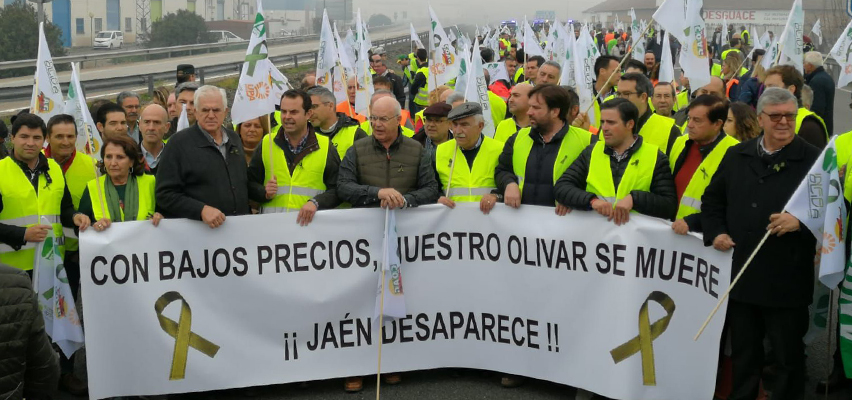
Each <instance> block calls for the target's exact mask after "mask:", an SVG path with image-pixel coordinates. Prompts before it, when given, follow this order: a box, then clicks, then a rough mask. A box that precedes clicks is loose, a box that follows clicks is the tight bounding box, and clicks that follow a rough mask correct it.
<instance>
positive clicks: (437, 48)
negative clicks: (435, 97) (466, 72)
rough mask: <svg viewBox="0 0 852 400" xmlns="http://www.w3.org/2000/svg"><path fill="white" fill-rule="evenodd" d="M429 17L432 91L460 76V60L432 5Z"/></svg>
mask: <svg viewBox="0 0 852 400" xmlns="http://www.w3.org/2000/svg"><path fill="white" fill-rule="evenodd" d="M429 17H430V18H431V19H432V22H431V36H430V39H429V45H430V53H431V54H430V57H429V92H430V93H431V92H432V91H433V90H435V89H437V88H438V86H441V85H444V84H446V83H447V82H449V81H451V80H453V79H455V78H456V77H457V76H458V74H459V64H460V62H459V59H458V57H457V56H456V50H455V49H454V48H453V46H452V44H450V39H449V38H448V37H447V33H446V32H445V31H444V27H443V26H442V25H441V22H440V21H438V16H437V15H436V14H435V10H433V9H432V7H431V6H430V7H429Z"/></svg>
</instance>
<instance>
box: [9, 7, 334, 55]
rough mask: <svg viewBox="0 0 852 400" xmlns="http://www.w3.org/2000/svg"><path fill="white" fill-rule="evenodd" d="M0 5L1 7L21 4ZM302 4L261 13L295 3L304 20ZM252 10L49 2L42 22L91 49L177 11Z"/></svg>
mask: <svg viewBox="0 0 852 400" xmlns="http://www.w3.org/2000/svg"><path fill="white" fill-rule="evenodd" d="M0 1H2V3H0V4H2V5H3V6H5V5H7V4H11V3H13V2H15V1H23V0H0ZM305 2H310V8H311V9H313V0H287V1H276V0H264V2H263V4H264V9H267V7H269V8H268V9H270V10H280V9H283V6H284V5H288V6H289V5H290V4H295V3H299V4H298V8H297V9H298V10H301V12H302V14H303V15H302V20H304V19H305V17H304V13H305V10H306V7H305V4H304V3H305ZM29 4H33V3H32V2H31V1H29ZM350 4H351V3H350ZM33 5H34V4H33ZM291 7H292V6H291ZM256 8H257V3H256V0H52V1H51V2H49V3H45V4H44V12H45V18H47V19H48V20H50V21H51V22H53V24H55V25H57V26H59V28H60V29H61V30H62V40H63V43H64V45H65V46H66V47H71V46H74V47H78V46H91V45H92V41H93V38H94V36H95V35H97V34H98V32H101V31H121V32H123V34H124V42H125V43H134V42H136V41H137V39H140V38H142V37H144V34H145V33H146V32H148V31H149V29H150V28H151V23H152V22H154V21H157V20H159V19H160V18H162V17H163V16H164V15H166V14H169V13H174V12H177V11H178V10H189V11H192V12H194V13H196V14H198V15H200V16H202V17H203V18H204V20H205V21H224V20H254V15H255V13H256V12H257V9H256ZM276 12H277V11H276ZM309 18H310V17H309ZM140 34H141V35H140Z"/></svg>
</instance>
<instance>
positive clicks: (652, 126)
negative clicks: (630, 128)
mask: <svg viewBox="0 0 852 400" xmlns="http://www.w3.org/2000/svg"><path fill="white" fill-rule="evenodd" d="M674 124H675V120H674V119H672V118H669V117H664V116H662V115H659V114H651V117H650V118H648V120H647V121H645V125H642V129H640V130H639V135H640V136H642V141H643V142H645V143H648V144H652V145H654V146H656V147H657V148H659V149H660V151H662V152H663V153H665V152H666V149H667V148H668V147H669V136H670V135H671V132H672V127H673V126H674Z"/></svg>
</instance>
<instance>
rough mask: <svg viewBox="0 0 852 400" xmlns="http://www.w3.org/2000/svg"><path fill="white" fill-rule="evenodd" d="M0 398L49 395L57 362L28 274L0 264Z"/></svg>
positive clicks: (53, 388) (55, 378) (13, 399)
mask: <svg viewBox="0 0 852 400" xmlns="http://www.w3.org/2000/svg"><path fill="white" fill-rule="evenodd" d="M0 349H3V353H2V359H3V362H2V363H0V399H4V400H20V399H23V398H24V397H26V398H28V399H30V398H32V399H41V398H50V395H51V393H53V392H55V391H56V387H57V383H58V382H59V361H58V360H57V359H56V353H54V352H53V348H52V347H51V346H50V338H48V337H47V333H46V332H45V331H44V318H42V316H41V312H40V311H39V309H38V301H37V300H36V295H35V293H34V292H33V286H32V282H30V279H29V278H28V277H27V273H26V272H25V271H22V270H20V269H17V268H12V267H10V266H8V265H5V264H0Z"/></svg>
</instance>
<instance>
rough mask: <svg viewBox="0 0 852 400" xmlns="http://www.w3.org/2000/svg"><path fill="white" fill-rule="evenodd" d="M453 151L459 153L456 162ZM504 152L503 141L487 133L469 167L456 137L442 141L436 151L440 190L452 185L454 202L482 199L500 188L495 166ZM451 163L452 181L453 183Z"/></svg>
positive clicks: (450, 195) (451, 194)
mask: <svg viewBox="0 0 852 400" xmlns="http://www.w3.org/2000/svg"><path fill="white" fill-rule="evenodd" d="M453 151H455V153H456V154H455V161H456V162H455V164H453ZM502 152H503V143H500V142H498V141H496V140H494V139H491V138H490V137H488V136H482V144H480V145H479V152H478V153H477V154H476V159H474V161H473V166H469V165H468V164H467V159H466V158H465V156H464V154H462V150H461V148H457V147H456V140H455V139H451V140H448V141H446V142H444V143H441V144H440V145H438V149H437V150H436V151H435V169H436V170H437V172H438V176H439V177H440V178H441V188H442V190H441V192H442V193H444V192H446V191H447V185H448V184H449V189H450V190H449V197H450V200H452V201H458V202H475V201H479V200H482V196H484V195H486V194H488V193H491V191H492V190H494V189H496V188H497V184H496V183H495V182H494V169H495V168H497V159H498V158H500V153H502ZM451 166H452V170H453V172H452V178H453V181H452V182H450V169H451Z"/></svg>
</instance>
